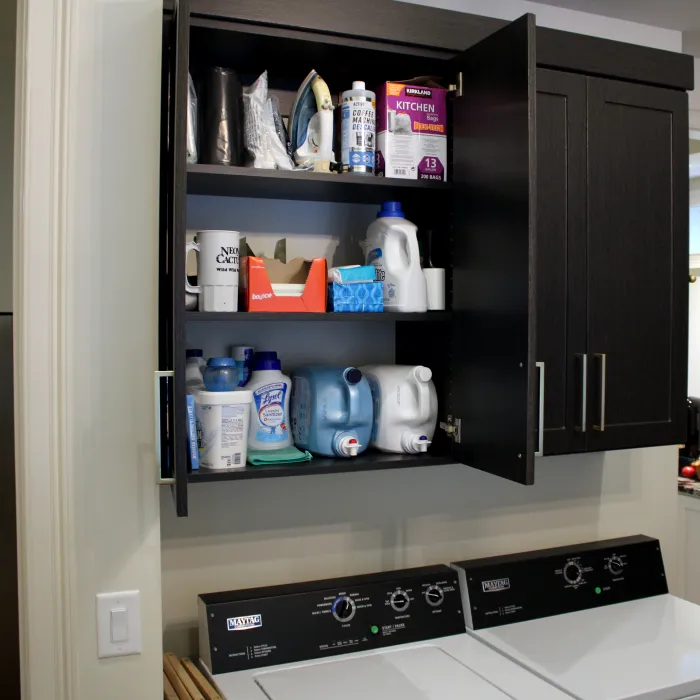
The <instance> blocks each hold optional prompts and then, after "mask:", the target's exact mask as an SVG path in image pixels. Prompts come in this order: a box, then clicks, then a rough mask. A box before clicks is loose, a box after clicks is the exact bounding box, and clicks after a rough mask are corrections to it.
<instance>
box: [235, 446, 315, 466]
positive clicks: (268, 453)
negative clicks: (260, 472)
mask: <svg viewBox="0 0 700 700" xmlns="http://www.w3.org/2000/svg"><path fill="white" fill-rule="evenodd" d="M310 459H311V454H310V453H309V452H306V451H304V452H302V451H301V450H297V448H296V447H283V448H282V449H281V450H248V463H249V464H252V465H253V466H254V467H261V466H264V465H266V464H283V463H287V464H299V463H300V462H308V461H309V460H310Z"/></svg>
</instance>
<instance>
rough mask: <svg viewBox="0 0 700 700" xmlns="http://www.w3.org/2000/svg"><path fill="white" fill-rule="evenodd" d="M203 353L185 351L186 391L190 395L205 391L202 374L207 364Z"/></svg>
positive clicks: (197, 350)
mask: <svg viewBox="0 0 700 700" xmlns="http://www.w3.org/2000/svg"><path fill="white" fill-rule="evenodd" d="M202 355H203V353H202V351H201V350H199V349H196V350H195V349H193V350H186V351H185V358H186V364H185V391H186V392H187V393H188V394H193V395H194V394H196V393H197V392H198V391H203V390H204V379H203V377H202V372H203V371H204V368H205V367H206V366H207V362H206V360H205V359H204V357H202Z"/></svg>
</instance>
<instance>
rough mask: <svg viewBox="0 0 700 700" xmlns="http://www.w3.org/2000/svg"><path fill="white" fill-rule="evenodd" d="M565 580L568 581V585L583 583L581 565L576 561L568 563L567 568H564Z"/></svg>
mask: <svg viewBox="0 0 700 700" xmlns="http://www.w3.org/2000/svg"><path fill="white" fill-rule="evenodd" d="M564 578H565V579H566V581H567V583H571V584H576V583H581V579H583V571H582V570H581V565H580V564H579V563H578V562H575V561H570V562H568V563H567V564H566V566H564Z"/></svg>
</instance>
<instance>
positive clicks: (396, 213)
mask: <svg viewBox="0 0 700 700" xmlns="http://www.w3.org/2000/svg"><path fill="white" fill-rule="evenodd" d="M388 216H392V217H394V218H397V219H403V218H404V216H403V211H402V209H401V202H383V203H382V208H381V209H380V210H379V213H378V214H377V218H378V219H384V218H386V217H388Z"/></svg>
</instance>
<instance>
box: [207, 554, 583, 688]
mask: <svg viewBox="0 0 700 700" xmlns="http://www.w3.org/2000/svg"><path fill="white" fill-rule="evenodd" d="M199 634H200V655H201V659H200V664H201V666H202V667H203V669H204V670H205V672H206V673H207V674H208V675H209V678H210V679H211V681H212V682H213V683H214V685H215V686H216V688H217V690H218V692H219V693H220V695H221V696H222V697H223V698H224V699H225V700H513V699H516V700H570V697H569V696H568V695H566V694H564V693H562V692H561V691H560V690H558V689H556V688H554V687H553V686H552V685H550V684H549V683H546V682H544V681H543V680H541V679H540V678H538V677H537V676H535V675H534V674H532V673H530V672H529V671H526V670H525V669H523V668H522V667H521V666H519V665H517V664H515V663H513V662H512V661H509V660H508V659H506V658H504V657H503V656H502V655H501V654H499V653H497V652H496V651H493V650H492V649H490V648H488V647H487V646H486V645H484V644H482V643H481V642H479V641H477V640H476V639H474V638H473V637H471V636H470V635H468V634H467V633H466V627H465V622H464V614H463V610H462V602H461V595H460V592H459V589H458V576H457V574H456V572H455V571H454V570H452V569H450V568H449V567H446V566H436V567H426V568H420V569H409V570H405V571H398V572H390V573H387V574H377V575H369V576H356V577H350V578H345V579H334V580H329V581H317V582H311V583H305V584H294V585H289V586H275V587H271V588H262V589H250V590H246V591H229V592H225V593H214V594H206V595H201V596H200V597H199Z"/></svg>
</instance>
